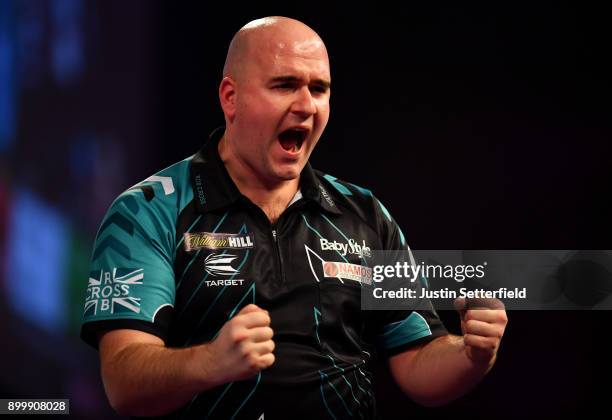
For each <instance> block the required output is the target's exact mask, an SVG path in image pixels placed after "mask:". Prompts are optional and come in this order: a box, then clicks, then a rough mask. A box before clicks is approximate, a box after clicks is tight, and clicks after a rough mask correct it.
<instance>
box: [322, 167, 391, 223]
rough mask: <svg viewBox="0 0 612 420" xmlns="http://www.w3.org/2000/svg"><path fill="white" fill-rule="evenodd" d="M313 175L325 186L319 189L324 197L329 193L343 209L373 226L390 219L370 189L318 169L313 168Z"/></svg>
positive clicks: (387, 212)
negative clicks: (323, 188)
mask: <svg viewBox="0 0 612 420" xmlns="http://www.w3.org/2000/svg"><path fill="white" fill-rule="evenodd" d="M315 175H316V177H317V179H318V180H319V181H320V183H321V184H323V185H325V186H326V187H327V188H326V189H325V190H322V191H321V193H322V194H323V196H324V198H325V194H329V195H330V197H331V199H332V200H334V202H336V203H337V205H338V206H339V207H340V208H341V209H342V210H343V211H348V212H350V213H354V214H355V215H357V216H358V217H359V218H361V219H362V220H363V221H364V222H365V223H367V224H369V225H371V226H372V227H375V228H378V227H379V225H380V224H381V223H384V222H385V220H387V221H388V222H391V221H392V218H391V215H390V214H389V211H388V210H387V209H386V207H385V206H384V205H383V204H382V203H381V201H380V200H379V199H378V198H377V197H376V196H375V195H374V193H373V192H372V191H371V190H369V189H367V188H364V187H361V186H359V185H356V184H353V183H350V182H348V181H345V180H342V179H338V178H337V177H335V176H333V175H330V174H327V173H324V172H321V171H318V170H315ZM377 230H378V229H377Z"/></svg>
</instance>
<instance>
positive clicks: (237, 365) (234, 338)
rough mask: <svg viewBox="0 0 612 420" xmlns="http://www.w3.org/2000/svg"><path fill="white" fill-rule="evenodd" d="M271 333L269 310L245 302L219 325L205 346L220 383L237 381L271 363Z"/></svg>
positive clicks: (215, 375)
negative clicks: (216, 331)
mask: <svg viewBox="0 0 612 420" xmlns="http://www.w3.org/2000/svg"><path fill="white" fill-rule="evenodd" d="M273 335H274V333H273V331H272V328H270V315H269V314H268V311H266V310H263V309H261V308H260V307H258V306H257V305H253V304H250V305H247V306H245V307H244V308H242V310H241V311H240V312H238V313H237V314H236V315H235V316H234V317H233V318H232V319H230V320H229V321H227V322H226V323H225V325H223V327H222V328H221V331H220V332H219V335H218V336H217V338H216V339H215V340H214V341H212V342H211V343H210V344H209V345H208V351H209V352H210V353H211V355H212V360H213V363H214V366H212V367H211V369H214V371H215V372H214V377H215V378H216V379H217V381H218V382H219V383H228V382H233V381H240V380H244V379H247V378H250V377H251V376H253V375H255V374H257V373H258V372H259V371H261V370H263V369H266V368H268V367H270V366H271V365H272V364H273V363H274V354H273V353H272V352H273V351H274V341H272V336H273Z"/></svg>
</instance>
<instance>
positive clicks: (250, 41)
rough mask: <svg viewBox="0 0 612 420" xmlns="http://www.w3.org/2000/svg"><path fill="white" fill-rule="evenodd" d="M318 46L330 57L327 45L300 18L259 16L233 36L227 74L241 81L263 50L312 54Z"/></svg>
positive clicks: (277, 52) (226, 60)
mask: <svg viewBox="0 0 612 420" xmlns="http://www.w3.org/2000/svg"><path fill="white" fill-rule="evenodd" d="M317 49H323V50H324V52H325V56H326V58H327V50H326V49H325V44H324V43H323V41H322V40H321V38H320V37H319V35H318V34H317V33H316V32H315V31H314V30H312V29H311V28H310V27H309V26H307V25H306V24H304V23H302V22H300V21H299V20H295V19H291V18H287V17H282V16H271V17H264V18H261V19H256V20H253V21H251V22H249V23H247V24H246V25H244V26H243V27H242V28H240V30H239V31H238V32H236V34H235V35H234V37H233V38H232V41H231V43H230V46H229V49H228V51H227V57H226V59H225V65H224V66H223V77H231V78H232V79H234V80H236V81H239V80H241V79H242V78H243V77H244V76H245V75H246V74H247V73H248V67H249V65H250V64H251V63H253V62H254V61H255V60H256V59H257V56H258V55H260V54H261V53H262V51H265V52H271V53H273V54H275V55H276V54H279V53H282V52H283V50H286V51H287V50H292V51H294V52H296V53H300V52H302V53H309V52H311V51H314V50H317Z"/></svg>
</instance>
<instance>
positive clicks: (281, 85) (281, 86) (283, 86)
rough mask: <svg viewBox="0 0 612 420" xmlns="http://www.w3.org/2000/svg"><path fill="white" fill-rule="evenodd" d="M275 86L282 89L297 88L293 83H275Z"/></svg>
mask: <svg viewBox="0 0 612 420" xmlns="http://www.w3.org/2000/svg"><path fill="white" fill-rule="evenodd" d="M273 88H274V89H280V90H293V89H295V86H294V85H293V83H280V84H278V85H274V86H273Z"/></svg>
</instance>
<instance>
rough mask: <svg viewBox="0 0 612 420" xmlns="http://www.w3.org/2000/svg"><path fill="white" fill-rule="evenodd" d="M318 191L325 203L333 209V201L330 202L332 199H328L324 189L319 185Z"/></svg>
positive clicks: (328, 196)
mask: <svg viewBox="0 0 612 420" xmlns="http://www.w3.org/2000/svg"><path fill="white" fill-rule="evenodd" d="M319 189H320V190H321V195H322V196H323V198H324V199H325V201H327V204H329V205H330V206H331V207H334V206H335V204H334V200H332V198H331V197H330V195H329V193H328V192H327V190H326V189H325V187H324V186H323V185H321V184H319Z"/></svg>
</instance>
